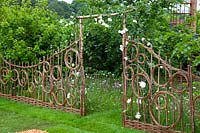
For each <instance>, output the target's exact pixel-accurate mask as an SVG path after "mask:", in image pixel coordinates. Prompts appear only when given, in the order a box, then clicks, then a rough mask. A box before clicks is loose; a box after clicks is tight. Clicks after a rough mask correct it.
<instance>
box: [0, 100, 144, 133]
mask: <svg viewBox="0 0 200 133" xmlns="http://www.w3.org/2000/svg"><path fill="white" fill-rule="evenodd" d="M0 118H1V119H0V133H8V132H10V133H12V132H16V131H22V130H27V129H42V130H46V131H48V132H49V133H67V132H83V133H87V132H105V133H106V132H107V133H129V132H131V133H133V132H136V133H138V132H142V131H136V130H132V129H128V128H123V127H122V124H121V119H122V118H121V110H118V109H114V110H108V111H104V112H98V113H93V114H91V115H88V116H85V117H80V116H79V115H75V114H71V113H65V112H62V111H56V110H50V109H47V108H41V107H35V106H31V105H28V104H23V103H16V102H14V101H9V100H6V99H4V98H0Z"/></svg>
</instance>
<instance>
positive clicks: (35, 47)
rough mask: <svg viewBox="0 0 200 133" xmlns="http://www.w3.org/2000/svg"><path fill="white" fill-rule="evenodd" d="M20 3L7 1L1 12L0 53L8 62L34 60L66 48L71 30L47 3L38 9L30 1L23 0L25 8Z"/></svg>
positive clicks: (43, 3) (36, 4)
mask: <svg viewBox="0 0 200 133" xmlns="http://www.w3.org/2000/svg"><path fill="white" fill-rule="evenodd" d="M10 2H13V4H12V5H11V6H10ZM15 2H16V3H15ZM17 2H18V1H14V0H10V1H4V2H3V4H2V7H1V9H0V14H1V15H0V19H1V21H0V52H1V53H2V54H3V55H4V56H5V57H6V58H7V59H12V60H13V61H25V62H28V61H34V60H38V59H39V58H41V57H42V56H44V55H47V54H49V53H50V51H51V50H53V49H54V50H55V49H57V48H58V47H64V46H65V45H66V42H65V41H66V40H68V39H69V37H70V35H69V30H70V29H68V27H65V26H64V24H63V23H60V22H59V21H60V17H59V16H57V15H56V14H55V13H54V12H52V11H49V10H48V7H47V1H45V0H42V1H40V2H37V3H35V6H32V3H31V1H30V0H27V1H22V3H21V5H19V4H18V3H17Z"/></svg>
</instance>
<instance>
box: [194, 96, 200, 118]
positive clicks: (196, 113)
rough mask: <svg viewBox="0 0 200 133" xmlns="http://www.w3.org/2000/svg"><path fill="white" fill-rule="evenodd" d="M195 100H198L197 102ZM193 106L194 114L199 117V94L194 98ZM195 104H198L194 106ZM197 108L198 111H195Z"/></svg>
mask: <svg viewBox="0 0 200 133" xmlns="http://www.w3.org/2000/svg"><path fill="white" fill-rule="evenodd" d="M197 101H199V102H198V103H197ZM193 104H194V105H193V107H194V114H195V115H196V116H197V117H199V118H200V110H199V105H200V96H197V97H195V98H194V101H193ZM196 104H198V105H197V106H195V105H196ZM197 110H198V111H197Z"/></svg>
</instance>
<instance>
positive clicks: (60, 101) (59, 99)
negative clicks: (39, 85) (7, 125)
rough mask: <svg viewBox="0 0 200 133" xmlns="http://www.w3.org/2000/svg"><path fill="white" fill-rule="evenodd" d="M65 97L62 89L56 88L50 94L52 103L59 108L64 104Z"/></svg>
mask: <svg viewBox="0 0 200 133" xmlns="http://www.w3.org/2000/svg"><path fill="white" fill-rule="evenodd" d="M60 92H61V93H60ZM65 95H66V92H65V90H64V89H63V88H58V89H56V91H55V93H52V96H53V98H54V101H55V102H56V104H57V105H60V106H63V105H65V104H66V98H65Z"/></svg>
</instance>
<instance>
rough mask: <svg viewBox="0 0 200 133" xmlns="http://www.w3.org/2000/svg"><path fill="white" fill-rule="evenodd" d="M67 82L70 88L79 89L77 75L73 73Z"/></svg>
mask: <svg viewBox="0 0 200 133" xmlns="http://www.w3.org/2000/svg"><path fill="white" fill-rule="evenodd" d="M67 82H68V85H69V86H70V87H77V86H78V76H77V74H76V73H74V72H71V73H70V74H69V76H68V77H67Z"/></svg>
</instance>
